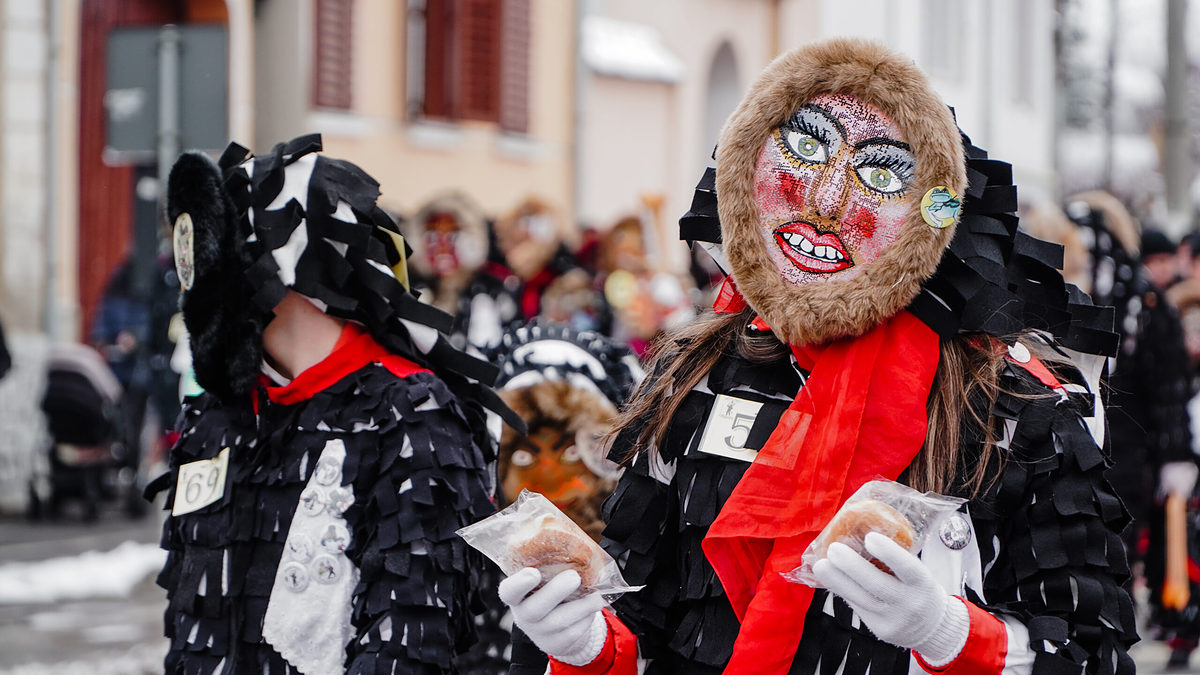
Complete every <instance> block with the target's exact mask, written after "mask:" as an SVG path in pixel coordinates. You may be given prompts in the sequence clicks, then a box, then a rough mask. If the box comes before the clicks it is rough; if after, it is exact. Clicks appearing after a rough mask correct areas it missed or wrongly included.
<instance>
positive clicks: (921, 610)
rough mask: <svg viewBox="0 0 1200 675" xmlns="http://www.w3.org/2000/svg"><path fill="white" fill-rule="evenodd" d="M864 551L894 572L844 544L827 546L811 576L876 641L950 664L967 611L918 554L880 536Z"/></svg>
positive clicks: (964, 631)
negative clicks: (859, 620)
mask: <svg viewBox="0 0 1200 675" xmlns="http://www.w3.org/2000/svg"><path fill="white" fill-rule="evenodd" d="M865 544H866V549H867V552H869V553H870V554H871V555H873V556H875V557H876V558H878V559H879V560H880V561H881V562H883V564H885V565H887V566H888V567H889V568H891V570H892V571H893V572H894V573H895V576H892V575H891V574H888V573H887V572H884V571H883V570H881V569H879V568H878V567H876V566H875V565H874V564H872V563H871V562H868V561H867V560H866V559H864V558H863V557H862V556H861V555H859V554H857V553H855V552H854V551H853V550H852V549H851V548H850V547H849V546H846V545H845V544H840V543H835V544H831V545H830V546H829V552H828V553H827V554H826V558H825V559H824V560H819V561H817V562H816V563H815V564H813V568H812V571H813V575H814V576H815V577H816V578H817V580H818V581H820V582H821V585H823V586H824V587H825V588H828V589H829V590H830V592H832V593H834V594H835V595H837V596H839V597H841V598H842V600H845V601H846V604H848V605H850V609H852V610H854V613H855V614H857V615H858V617H859V618H860V619H862V622H863V624H864V625H866V627H867V628H869V629H870V630H871V632H872V633H874V634H875V637H877V638H879V639H880V640H883V641H884V642H889V643H891V644H894V645H897V646H899V647H904V648H907V649H911V650H913V651H915V652H917V653H919V654H920V655H921V657H922V658H924V659H925V661H926V662H928V663H929V664H930V665H932V666H942V665H945V664H947V663H950V662H951V661H953V660H954V659H955V657H957V656H958V654H959V652H961V651H962V648H963V646H964V645H965V644H966V643H967V635H968V633H969V632H970V627H971V624H970V616H969V615H968V614H967V607H966V605H964V604H963V603H962V602H960V601H959V600H958V599H956V598H954V597H952V596H950V595H949V594H948V593H946V591H945V590H943V589H942V587H941V585H940V584H938V582H937V580H936V579H934V578H933V575H932V574H931V573H930V572H929V570H928V568H926V567H925V564H924V563H922V562H921V559H920V558H918V557H917V556H915V555H913V554H911V553H909V552H908V551H906V550H905V549H904V548H902V547H901V546H900V545H899V544H897V543H896V542H894V541H892V540H891V539H890V538H889V537H885V536H884V535H881V534H879V533H877V532H871V533H869V534H867V536H866V540H865Z"/></svg>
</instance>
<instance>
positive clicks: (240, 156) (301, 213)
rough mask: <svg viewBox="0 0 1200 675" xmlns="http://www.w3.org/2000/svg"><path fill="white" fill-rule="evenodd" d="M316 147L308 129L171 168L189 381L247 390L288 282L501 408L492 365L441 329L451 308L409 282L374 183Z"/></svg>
mask: <svg viewBox="0 0 1200 675" xmlns="http://www.w3.org/2000/svg"><path fill="white" fill-rule="evenodd" d="M320 150H321V137H320V135H317V134H312V135H308V136H301V137H298V138H295V139H293V140H291V141H288V142H286V143H280V144H278V145H276V146H275V147H274V148H273V149H272V150H271V151H270V152H269V153H266V154H264V155H261V156H254V155H252V154H251V153H250V152H249V151H248V150H247V149H246V148H244V147H242V146H240V145H238V144H236V143H231V144H230V145H229V147H228V148H227V149H226V150H225V152H224V154H223V155H222V157H221V159H220V161H219V163H217V164H214V163H213V162H212V161H211V160H210V159H208V157H206V156H204V155H202V154H200V153H196V152H189V153H185V154H183V155H182V156H181V157H180V158H179V160H178V161H177V162H176V164H175V166H174V167H173V168H172V170H171V176H170V181H169V185H168V205H167V215H168V218H169V219H170V221H171V222H172V224H173V228H174V239H175V244H176V246H175V250H176V266H177V267H178V268H179V271H180V279H181V283H182V285H183V296H182V307H183V315H184V323H185V324H186V326H187V328H188V332H189V333H190V335H191V340H192V345H191V346H192V354H193V362H194V366H195V371H196V380H197V382H199V383H200V385H201V386H202V387H204V388H205V389H206V390H208V391H210V392H212V393H214V394H216V395H217V396H219V397H221V398H222V399H224V400H226V401H231V400H245V398H246V397H247V395H248V394H249V392H250V391H251V389H252V388H253V386H254V383H255V381H256V379H257V377H258V373H259V371H260V368H261V363H262V358H263V352H262V331H263V328H264V327H265V326H266V324H267V323H268V322H269V321H270V320H271V318H272V316H273V314H272V311H273V309H274V307H275V306H276V305H277V304H278V303H279V301H280V300H282V299H283V297H284V295H285V294H286V293H287V291H288V290H289V289H290V290H294V291H296V292H297V293H300V294H301V295H303V296H305V297H306V298H308V299H309V300H310V301H311V302H312V303H313V304H314V305H316V306H317V307H318V308H320V309H322V310H323V311H324V312H326V313H327V314H329V315H331V316H336V317H339V318H342V319H346V320H350V321H355V322H358V323H360V324H362V325H363V326H365V327H366V328H367V330H368V331H369V332H370V333H371V335H372V336H373V337H374V338H375V339H376V341H378V342H379V343H380V344H382V345H384V346H385V347H387V348H388V349H389V350H391V351H393V352H394V353H396V354H399V355H401V356H403V357H405V358H408V359H410V360H412V361H414V362H416V363H418V364H420V365H422V366H425V367H428V368H430V369H431V370H433V371H434V372H436V373H437V374H438V375H439V376H441V377H442V378H443V379H446V380H447V383H448V384H449V385H450V386H451V388H452V389H454V390H455V392H456V393H457V394H459V395H460V396H465V397H466V398H467V399H469V400H482V401H483V402H484V403H485V404H486V405H487V406H488V407H489V408H492V409H494V410H496V411H498V412H502V413H507V412H508V411H507V408H505V407H504V405H503V404H502V403H501V402H500V401H499V399H498V398H497V397H496V395H495V393H494V392H492V391H491V390H490V389H488V388H487V387H486V386H483V385H481V384H480V383H484V384H490V383H491V382H492V381H493V380H494V379H495V376H496V369H495V368H494V367H493V366H491V365H490V364H488V363H486V362H483V361H480V360H478V359H475V358H473V357H470V356H467V355H466V354H463V353H462V352H459V351H458V350H456V349H454V348H453V347H452V346H451V345H450V343H449V342H448V341H447V340H446V338H445V337H444V336H443V335H442V333H443V332H445V331H447V330H449V328H450V323H451V317H450V316H449V315H448V314H446V313H444V312H442V311H440V310H438V309H436V308H434V307H431V306H429V305H426V304H423V303H421V302H420V301H419V300H418V299H417V296H416V295H415V294H414V293H413V292H412V291H410V289H409V287H408V272H407V257H408V255H409V253H410V252H411V250H410V249H409V247H408V245H407V244H406V243H405V241H404V238H403V236H401V234H400V232H399V229H398V228H397V226H396V223H395V222H394V221H393V220H392V219H391V217H389V216H388V215H387V213H385V212H384V211H383V210H382V209H381V208H379V206H378V205H377V204H376V201H377V199H378V197H379V194H380V192H379V184H378V182H376V181H375V179H373V178H372V177H371V176H369V175H367V173H366V172H364V171H363V170H362V169H360V168H359V167H357V166H355V165H354V164H351V163H350V162H346V161H343V160H337V159H332V158H329V157H326V156H324V155H320V154H318V153H319V151H320ZM507 416H508V417H513V416H512V415H507Z"/></svg>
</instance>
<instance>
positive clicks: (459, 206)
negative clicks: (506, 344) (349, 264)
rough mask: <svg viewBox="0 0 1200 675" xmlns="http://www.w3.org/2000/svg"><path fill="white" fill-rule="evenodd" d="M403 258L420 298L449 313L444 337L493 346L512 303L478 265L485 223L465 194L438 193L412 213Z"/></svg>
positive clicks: (511, 315) (513, 311) (512, 313)
mask: <svg viewBox="0 0 1200 675" xmlns="http://www.w3.org/2000/svg"><path fill="white" fill-rule="evenodd" d="M407 241H409V243H410V244H411V245H412V249H413V254H412V257H411V258H410V259H409V264H410V267H411V270H410V272H411V274H412V276H413V286H414V287H416V288H417V289H419V290H420V291H421V293H422V295H421V300H422V301H424V302H428V303H429V304H431V305H433V306H434V307H437V308H438V309H441V310H442V311H444V312H447V313H449V314H452V315H453V316H454V324H453V326H452V327H451V330H450V341H451V342H452V343H453V344H454V346H456V347H458V348H460V349H461V348H465V347H467V345H470V346H471V347H475V348H477V349H482V348H487V347H491V346H494V345H495V344H496V343H497V341H498V340H499V339H500V335H501V334H502V333H503V331H504V326H505V325H507V324H508V323H510V322H512V321H513V320H514V319H515V318H516V315H517V304H516V300H515V299H514V298H513V296H512V294H511V293H510V292H508V291H506V289H505V288H504V284H503V283H502V281H501V280H499V279H497V278H496V277H494V276H492V275H491V274H488V273H486V272H485V271H484V270H483V267H484V263H486V262H487V255H488V249H489V246H490V242H489V234H488V223H487V220H486V219H485V218H484V216H483V213H482V211H480V209H479V208H478V206H477V205H476V204H475V203H474V202H472V201H471V200H470V199H469V198H468V197H467V196H466V195H464V194H461V193H458V192H449V193H446V194H442V195H439V196H438V197H436V198H434V199H433V200H431V201H430V202H429V203H427V204H425V206H423V207H421V209H420V210H418V211H417V213H416V215H414V216H413V217H412V221H411V225H410V231H409V238H408V239H407Z"/></svg>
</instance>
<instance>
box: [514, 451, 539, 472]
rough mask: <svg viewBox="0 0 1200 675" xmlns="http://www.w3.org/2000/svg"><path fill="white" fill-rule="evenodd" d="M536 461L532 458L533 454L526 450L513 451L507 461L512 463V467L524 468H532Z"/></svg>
mask: <svg viewBox="0 0 1200 675" xmlns="http://www.w3.org/2000/svg"><path fill="white" fill-rule="evenodd" d="M536 459H537V458H535V457H534V456H533V453H532V452H530V451H528V450H514V451H513V454H512V457H511V458H509V460H508V461H510V462H512V465H513V466H519V467H522V468H524V467H527V466H533V463H534V462H535V461H536Z"/></svg>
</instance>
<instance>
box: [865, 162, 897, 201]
mask: <svg viewBox="0 0 1200 675" xmlns="http://www.w3.org/2000/svg"><path fill="white" fill-rule="evenodd" d="M857 172H858V178H859V180H861V181H862V183H863V185H865V186H867V187H868V188H870V189H872V190H874V191H876V192H882V193H884V194H895V193H897V192H900V191H902V190H903V189H904V181H903V180H902V179H901V178H900V176H898V175H896V172H895V171H892V170H891V169H888V168H886V167H882V166H860V167H858V169H857Z"/></svg>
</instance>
